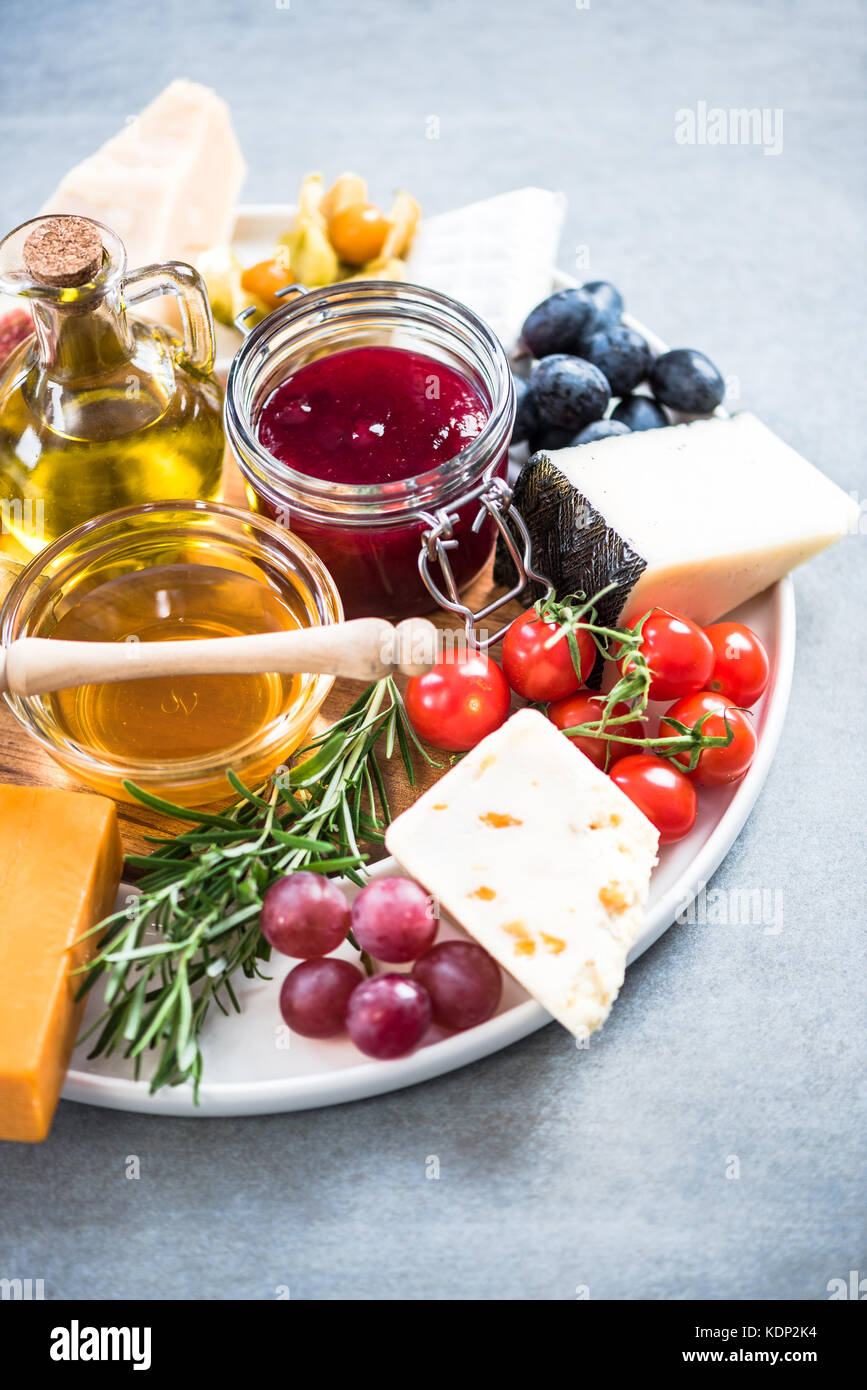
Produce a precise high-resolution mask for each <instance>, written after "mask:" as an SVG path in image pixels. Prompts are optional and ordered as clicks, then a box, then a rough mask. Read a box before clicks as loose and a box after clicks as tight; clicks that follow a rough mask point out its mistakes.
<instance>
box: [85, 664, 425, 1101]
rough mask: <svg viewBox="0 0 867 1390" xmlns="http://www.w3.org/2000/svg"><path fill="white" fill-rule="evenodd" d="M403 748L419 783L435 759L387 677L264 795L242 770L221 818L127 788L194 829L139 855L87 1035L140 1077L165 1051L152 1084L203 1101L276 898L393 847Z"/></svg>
mask: <svg viewBox="0 0 867 1390" xmlns="http://www.w3.org/2000/svg"><path fill="white" fill-rule="evenodd" d="M395 747H397V748H398V750H399V754H400V757H401V760H402V763H403V766H404V769H405V771H406V775H407V777H408V778H409V780H410V782H414V780H415V769H414V767H413V753H414V752H417V753H419V754H420V756H421V757H423V758H424V759H425V760H426V761H427V762H428V763H431V764H433V760H432V759H431V758H430V756H429V754H428V753H427V752H426V751H425V749H424V748H423V747H422V745H421V744H420V743H419V741H418V739H417V737H416V735H415V733H414V731H413V729H412V726H411V724H410V722H409V719H408V718H407V714H406V710H405V708H404V704H403V699H402V697H401V695H400V692H399V691H398V689H397V687H396V685H395V684H394V682H393V681H392V680H391V679H390V678H386V679H384V680H381V681H378V682H377V683H376V684H375V685H372V686H370V687H369V688H368V689H367V690H366V691H365V692H364V694H363V695H361V696H359V698H358V699H357V700H356V701H355V703H354V704H353V705H352V707H351V708H350V709H349V710H348V711H347V713H346V714H345V715H344V716H343V718H342V719H339V720H338V721H337V722H336V723H335V724H333V725H332V726H331V728H329V729H328V730H326V732H325V733H323V734H321V735H319V737H317V738H314V739H312V740H311V742H310V743H309V744H308V745H307V746H306V747H305V748H304V750H303V751H302V752H301V753H300V754H299V755H298V757H297V759H296V760H295V762H294V765H293V766H292V767H291V768H281V769H279V770H278V771H277V772H276V773H275V774H274V776H273V777H272V778H271V780H270V782H269V783H267V784H266V785H265V786H264V787H262V788H259V789H257V790H251V789H250V788H248V787H246V786H245V785H244V783H243V782H242V781H241V779H240V778H239V777H238V776H237V775H236V774H235V773H234V772H233V771H231V770H230V771H229V772H228V773H227V776H228V778H229V781H230V783H231V785H232V786H233V788H234V790H235V791H236V792H237V793H238V800H237V801H236V802H235V803H234V804H233V805H232V806H231V807H230V808H229V809H228V810H226V811H222V812H220V813H219V814H213V813H211V812H207V811H196V810H191V809H190V808H188V807H181V806H175V805H173V804H172V803H171V802H168V801H164V800H162V799H161V798H160V797H157V796H153V795H151V793H149V792H146V791H143V790H142V789H141V788H139V787H136V786H134V785H133V784H132V783H125V784H124V785H125V786H126V788H127V790H128V791H129V792H130V793H131V794H132V795H133V796H135V798H136V799H137V800H138V801H140V802H141V803H142V804H143V805H145V806H148V807H150V808H151V809H152V810H155V811H159V812H161V813H162V814H163V815H166V816H170V817H171V818H172V819H174V820H179V821H184V822H187V823H189V824H190V828H189V829H187V830H184V831H183V832H182V833H181V834H179V835H177V836H176V837H166V836H150V837H148V838H149V839H150V840H151V841H152V843H154V844H155V846H156V848H155V849H154V852H153V853H152V854H149V855H130V856H128V859H127V863H128V865H130V866H131V867H135V868H141V869H144V870H145V873H144V876H143V877H142V878H141V880H140V883H139V887H140V896H139V897H138V898H135V899H133V900H132V901H130V903H129V904H128V905H127V907H125V908H123V909H121V910H120V911H118V912H115V913H113V914H112V915H111V916H110V917H107V918H106V919H105V920H104V921H103V922H100V923H98V925H97V926H95V927H94V928H92V930H91V932H89V933H88V934H87V935H88V936H91V935H94V934H96V933H100V935H101V940H100V946H99V951H98V953H97V955H96V956H95V957H94V959H93V960H92V961H90V962H89V964H88V965H85V966H83V967H81V968H80V970H79V972H78V973H80V974H83V976H84V978H83V981H82V984H81V987H80V990H79V997H81V996H82V995H84V994H86V993H87V992H88V991H89V990H90V989H92V988H93V986H94V985H95V984H96V983H97V981H98V980H103V981H104V985H105V989H104V999H105V1007H104V1009H103V1011H102V1012H101V1014H100V1016H99V1018H98V1019H97V1020H96V1021H95V1022H94V1023H93V1025H92V1026H91V1028H89V1029H88V1031H87V1033H85V1035H84V1036H85V1037H90V1036H92V1035H93V1034H94V1033H96V1034H97V1037H96V1041H95V1042H94V1045H93V1048H92V1050H91V1052H90V1053H89V1056H90V1057H97V1056H100V1055H106V1056H108V1055H110V1054H111V1053H113V1052H117V1051H122V1052H123V1055H124V1056H125V1057H128V1058H131V1059H133V1060H134V1063H135V1067H136V1075H138V1074H139V1070H140V1067H141V1062H142V1058H143V1057H144V1055H145V1054H146V1052H148V1051H156V1053H157V1061H156V1066H155V1069H154V1071H153V1074H152V1077H151V1082H150V1088H151V1091H156V1090H158V1089H159V1088H160V1087H161V1086H165V1085H171V1086H176V1085H179V1084H180V1083H182V1082H184V1081H188V1080H191V1081H192V1083H193V1088H194V1095H195V1098H196V1099H198V1091H199V1084H200V1082H201V1078H202V1054H201V1049H200V1045H199V1040H200V1035H201V1031H202V1027H203V1026H204V1023H205V1020H206V1018H207V1016H208V1014H209V1012H210V1010H211V1007H212V1005H215V1006H216V1007H217V1008H218V1009H220V1010H221V1011H222V1012H223V1013H225V1014H228V1013H230V1012H231V1011H232V1010H234V1011H235V1012H240V1004H239V1003H238V998H237V995H236V993H235V989H234V986H233V980H236V979H237V978H238V975H239V973H240V974H243V975H244V976H246V977H247V978H248V979H252V978H253V977H255V976H260V977H261V978H264V976H262V972H261V969H260V962H262V961H267V960H268V958H269V956H270V947H269V945H268V943H267V942H266V941H265V939H264V937H263V936H262V932H261V929H260V925H259V916H260V912H261V908H262V898H263V895H264V893H265V892H266V890H267V889H268V887H269V886H270V885H271V884H272V883H273V882H274V881H275V880H276V879H278V878H280V877H281V876H282V875H284V874H287V873H292V872H294V871H295V870H297V869H308V870H312V871H313V872H314V873H321V874H346V875H348V876H349V877H350V878H352V879H353V880H354V881H356V882H359V883H360V882H363V879H362V876H361V875H362V871H363V868H364V865H365V863H366V862H367V859H368V857H369V854H368V852H367V847H370V846H373V845H376V844H381V843H382V841H383V837H384V831H385V826H386V825H387V824H388V822H389V820H390V809H389V805H388V798H387V796H386V791H385V780H384V777H383V772H382V765H381V758H382V757H383V756H385V758H386V759H388V758H391V756H392V755H393V752H394V749H395ZM148 933H149V935H148ZM152 938H155V939H152Z"/></svg>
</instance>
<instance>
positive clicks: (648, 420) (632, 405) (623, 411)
mask: <svg viewBox="0 0 867 1390" xmlns="http://www.w3.org/2000/svg"><path fill="white" fill-rule="evenodd" d="M611 418H612V420H620V421H621V423H622V424H624V425H628V426H629V428H630V429H631V430H633V431H637V430H657V429H659V428H660V427H661V426H662V425H667V424H668V416H667V415H666V413H665V411H664V410H663V409H662V407H661V406H658V405H657V404H656V401H652V400H651V399H650V397H649V396H624V397H623V400H622V401H621V402H620V404H619V405H618V407H617V409H616V410H614V411H612V413H611Z"/></svg>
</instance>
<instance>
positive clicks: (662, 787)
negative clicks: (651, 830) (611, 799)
mask: <svg viewBox="0 0 867 1390" xmlns="http://www.w3.org/2000/svg"><path fill="white" fill-rule="evenodd" d="M608 775H609V777H610V778H611V780H612V782H614V783H615V785H616V786H618V787H619V788H620V790H621V791H622V792H623V793H624V795H625V796H628V797H629V800H630V801H633V802H634V803H635V805H636V806H637V807H638V809H639V811H643V812H644V814H645V815H646V816H647V819H648V820H649V821H650V822H651V824H652V825H655V826H656V828H657V830H658V831H659V839H660V843H661V844H663V845H670V844H673V843H674V841H675V840H682V839H683V837H684V835H688V834H689V832H690V830H692V827H693V825H694V824H695V816H696V811H697V810H698V797H697V796H696V792H695V787H694V786H693V785H692V782H690V780H689V778H688V777H686V776H685V775H684V774H683V773H682V772H678V770H677V768H676V767H674V766H673V764H672V763H669V762H666V761H665V760H664V759H663V758H657V757H655V756H654V754H652V753H633V754H632V755H631V756H630V757H628V758H621V759H620V761H619V762H617V763H615V765H614V767H613V768H612V769H611V771H610V772H609V774H608Z"/></svg>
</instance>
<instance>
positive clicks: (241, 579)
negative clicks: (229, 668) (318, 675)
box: [44, 564, 308, 763]
mask: <svg viewBox="0 0 867 1390" xmlns="http://www.w3.org/2000/svg"><path fill="white" fill-rule="evenodd" d="M307 625H308V623H307V619H306V615H305V612H304V609H303V606H302V604H301V603H300V601H296V602H295V604H294V605H292V604H291V603H289V602H287V601H286V599H285V598H284V597H282V596H281V595H279V594H277V593H275V592H274V591H273V590H271V589H268V588H266V587H265V585H264V584H262V583H261V582H260V581H258V580H257V579H255V578H253V577H251V576H250V575H245V574H238V573H235V572H233V571H232V570H225V569H219V568H217V567H213V566H210V565H200V564H186V565H184V564H174V565H158V566H154V568H153V569H148V570H143V571H138V572H136V573H133V574H126V575H122V576H120V577H119V578H116V579H110V580H109V581H108V582H107V583H105V584H100V585H99V586H98V587H97V588H95V589H92V590H90V592H89V593H88V594H86V596H85V597H84V598H83V599H82V600H81V601H80V602H79V603H76V604H74V606H73V607H71V608H70V609H69V610H68V611H67V612H66V613H64V615H63V617H62V618H61V619H60V621H59V622H58V624H57V626H56V627H55V629H54V631H53V632H52V634H51V635H52V637H53V638H60V639H65V640H67V641H77V642H129V643H130V644H131V650H130V660H131V661H134V660H135V643H137V642H169V641H177V640H180V639H184V638H187V639H189V638H196V637H240V636H244V635H246V634H249V633H258V632H278V631H286V630H292V629H298V628H300V627H305V626H307ZM300 688H301V679H300V677H299V676H289V675H277V674H274V673H264V674H258V675H232V676H225V675H214V676H175V677H173V678H172V679H171V680H166V679H165V678H162V677H158V678H154V679H151V680H130V681H117V682H111V683H107V684H105V685H85V686H78V687H76V688H74V689H72V690H61V691H58V692H57V693H56V694H54V695H50V696H46V697H44V698H45V702H46V704H47V705H48V706H49V707H50V708H51V712H52V714H53V717H54V719H55V721H56V723H57V727H58V729H59V730H61V731H62V733H63V734H64V735H66V736H67V737H69V738H71V739H73V740H74V741H75V742H76V743H82V744H84V745H85V746H86V747H88V748H90V749H92V750H93V752H94V753H98V754H99V755H100V756H101V757H105V758H109V759H113V760H119V761H121V762H125V763H126V762H129V761H130V760H139V759H164V760H165V761H166V762H167V763H170V762H178V761H183V760H185V759H188V758H206V757H213V756H215V755H217V754H223V755H225V757H226V758H227V760H231V757H232V754H233V752H235V751H242V750H244V749H246V748H249V747H250V746H252V745H254V744H255V743H256V741H257V739H258V738H259V737H260V736H261V735H262V734H263V733H264V732H265V731H266V730H267V729H268V728H270V726H271V724H272V723H273V721H274V720H275V719H277V718H279V717H280V715H282V714H283V713H284V712H285V711H287V710H288V709H290V708H291V706H292V705H293V704H294V703H295V701H296V700H297V699H298V696H299V693H300Z"/></svg>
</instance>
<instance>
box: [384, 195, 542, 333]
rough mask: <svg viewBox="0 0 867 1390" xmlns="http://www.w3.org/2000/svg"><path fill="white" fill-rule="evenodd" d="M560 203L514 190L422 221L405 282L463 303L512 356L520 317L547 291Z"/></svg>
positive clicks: (521, 318) (524, 315)
mask: <svg viewBox="0 0 867 1390" xmlns="http://www.w3.org/2000/svg"><path fill="white" fill-rule="evenodd" d="M565 207H566V200H565V198H564V196H563V194H562V193H551V192H549V191H548V190H547V189H544V188H517V189H515V190H513V191H512V192H511V193H502V194H500V195H499V196H498V197H495V198H486V199H485V200H484V201H483V202H480V203H470V204H469V205H468V206H467V207H462V208H455V209H454V211H452V212H444V213H440V214H439V215H438V216H435V217H426V218H424V220H423V221H422V223H421V225H420V227H419V229H418V232H417V233H416V236H415V241H414V242H413V247H412V251H411V253H410V257H409V262H408V266H407V277H408V279H410V280H412V281H413V282H414V283H415V284H417V285H426V286H427V287H428V288H429V289H433V290H439V291H440V292H441V293H442V294H448V295H451V297H452V299H457V300H459V301H460V302H461V303H462V304H466V305H468V307H469V308H470V309H474V310H475V312H476V313H477V314H478V315H479V316H480V317H481V318H483V319H484V320H485V322H486V323H488V324H489V325H490V327H491V328H493V330H494V332H495V333H496V334H497V335H498V336H499V338H500V341H501V342H502V344H503V346H504V348H505V349H506V351H507V352H512V351H513V350H514V348H515V346H516V344H517V341H518V338H519V336H520V332H521V328H522V326H523V323H524V319H525V318H526V317H527V315H528V314H529V312H530V310H531V309H533V308H535V306H536V305H537V304H538V303H539V301H540V300H542V299H545V298H546V297H547V296H548V295H549V294H550V293H551V283H552V280H553V276H554V269H555V266H556V262H557V247H558V245H559V242H560V232H561V230H562V227H563V215H564V211H565Z"/></svg>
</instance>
